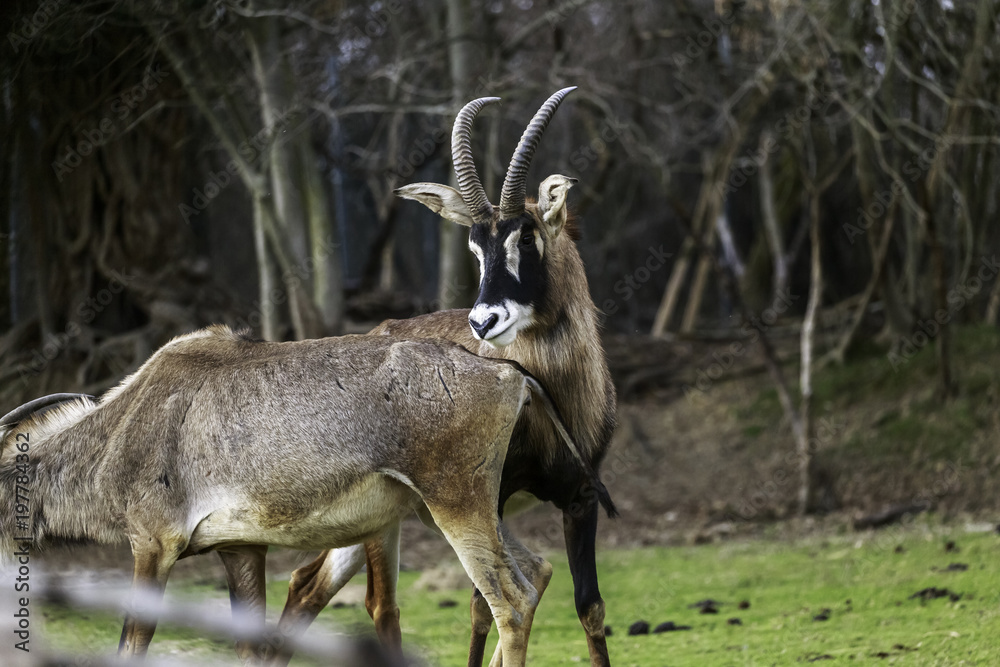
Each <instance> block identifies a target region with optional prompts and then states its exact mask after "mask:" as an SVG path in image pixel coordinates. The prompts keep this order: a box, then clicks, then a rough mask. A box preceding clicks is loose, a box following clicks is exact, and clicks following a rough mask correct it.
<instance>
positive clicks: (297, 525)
mask: <svg viewBox="0 0 1000 667" xmlns="http://www.w3.org/2000/svg"><path fill="white" fill-rule="evenodd" d="M419 504H420V498H419V496H417V494H416V493H414V492H413V491H412V490H411V489H410V488H409V487H407V486H406V485H404V484H402V483H400V482H398V481H396V480H394V479H392V478H390V477H387V476H385V475H378V474H373V475H370V476H368V477H366V478H365V479H364V480H363V481H361V482H359V483H357V484H355V485H353V486H352V487H351V488H349V489H348V490H347V491H345V492H344V493H341V494H340V495H338V496H337V497H336V498H335V499H334V500H333V501H332V502H330V503H328V504H325V505H321V506H318V507H316V508H314V509H313V510H311V511H310V512H308V513H307V514H305V515H303V516H298V517H296V518H294V519H290V520H288V521H282V522H280V523H277V522H275V521H269V520H267V518H266V517H267V512H266V510H265V511H262V509H261V508H260V507H257V506H255V505H254V503H253V502H252V501H248V500H246V499H244V498H239V497H237V496H236V495H235V494H234V495H233V496H229V497H223V498H216V499H215V500H214V502H212V503H211V505H213V507H214V508H213V509H211V511H210V512H208V513H207V514H205V515H204V518H202V519H201V520H200V521H199V522H198V524H197V526H195V527H194V531H193V532H192V534H191V541H190V543H189V546H188V549H187V551H188V552H191V553H198V552H201V551H205V550H207V549H211V548H213V547H215V546H217V545H222V544H270V545H275V546H284V547H290V548H293V549H330V548H335V547H342V546H348V545H350V544H357V543H358V542H362V541H364V540H365V539H366V538H368V537H370V536H372V535H376V534H378V533H381V532H382V531H383V530H385V529H386V528H387V527H389V526H391V525H393V524H394V523H396V522H398V521H399V520H400V519H401V518H403V517H404V516H406V515H407V514H409V513H410V512H412V511H413V509H414V508H415V507H416V506H417V505H419Z"/></svg>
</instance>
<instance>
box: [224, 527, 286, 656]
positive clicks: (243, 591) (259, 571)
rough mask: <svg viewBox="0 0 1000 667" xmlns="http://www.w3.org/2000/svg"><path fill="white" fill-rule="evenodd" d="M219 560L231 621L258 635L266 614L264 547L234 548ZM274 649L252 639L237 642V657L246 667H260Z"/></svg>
mask: <svg viewBox="0 0 1000 667" xmlns="http://www.w3.org/2000/svg"><path fill="white" fill-rule="evenodd" d="M218 553H219V558H221V559H222V564H223V566H224V567H225V568H226V581H227V583H228V584H229V603H230V606H231V607H232V611H233V619H234V620H236V621H238V622H240V623H241V624H242V625H244V626H246V630H247V631H250V632H254V633H255V634H257V635H261V634H262V633H263V631H264V620H265V613H266V601H267V597H266V592H265V590H264V587H265V584H266V579H265V576H264V563H265V561H266V559H267V547H266V546H248V547H234V548H232V550H227V551H220V552H218ZM274 652H275V647H274V646H272V645H269V644H268V643H266V642H264V643H261V642H257V641H254V640H251V639H237V640H236V655H238V656H239V657H240V660H242V661H243V664H245V665H251V664H259V663H263V662H264V661H265V660H267V659H268V658H269V657H271V656H272V655H274Z"/></svg>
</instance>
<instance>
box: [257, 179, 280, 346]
mask: <svg viewBox="0 0 1000 667" xmlns="http://www.w3.org/2000/svg"><path fill="white" fill-rule="evenodd" d="M269 215H271V211H270V207H269V206H267V204H266V203H265V202H264V201H263V198H262V197H261V196H260V195H259V194H254V197H253V245H254V250H255V251H256V254H257V273H258V278H257V290H258V294H259V295H260V296H259V300H260V335H261V337H262V338H263V339H264V340H280V339H281V338H280V337H281V315H280V313H281V311H280V310H279V309H278V308H277V305H278V304H277V303H275V301H274V297H273V295H274V294H275V293H276V290H277V288H278V285H279V281H278V270H277V267H276V266H275V263H274V257H273V255H272V254H271V252H270V250H269V249H268V244H267V224H266V223H265V222H264V216H269Z"/></svg>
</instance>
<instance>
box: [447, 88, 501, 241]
mask: <svg viewBox="0 0 1000 667" xmlns="http://www.w3.org/2000/svg"><path fill="white" fill-rule="evenodd" d="M499 101H500V98H499V97H480V98H479V99H478V100H472V101H471V102H469V103H468V104H466V105H465V106H464V107H462V110H461V111H459V112H458V116H456V117H455V126H454V127H453V128H452V130H451V156H452V161H453V162H454V163H455V176H456V177H457V178H458V192H459V193H460V194H461V195H462V201H464V202H465V205H466V206H468V207H469V212H470V213H471V214H472V219H473V220H474V221H475V222H476V223H483V222H489V221H490V220H491V219H492V218H493V204H491V203H490V200H489V199H488V198H487V197H486V190H484V189H483V184H482V183H481V182H480V180H479V174H477V173H476V162H475V160H473V159H472V121H473V120H475V118H476V114H478V113H479V111H480V110H481V109H482V108H483V107H484V106H486V105H487V104H493V103H494V102H499Z"/></svg>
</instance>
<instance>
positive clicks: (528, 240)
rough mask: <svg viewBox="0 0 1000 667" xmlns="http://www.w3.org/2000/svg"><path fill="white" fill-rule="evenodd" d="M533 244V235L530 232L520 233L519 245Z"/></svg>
mask: <svg viewBox="0 0 1000 667" xmlns="http://www.w3.org/2000/svg"><path fill="white" fill-rule="evenodd" d="M534 244H535V235H534V234H533V233H532V232H525V233H523V234H521V245H525V246H529V245H534Z"/></svg>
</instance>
